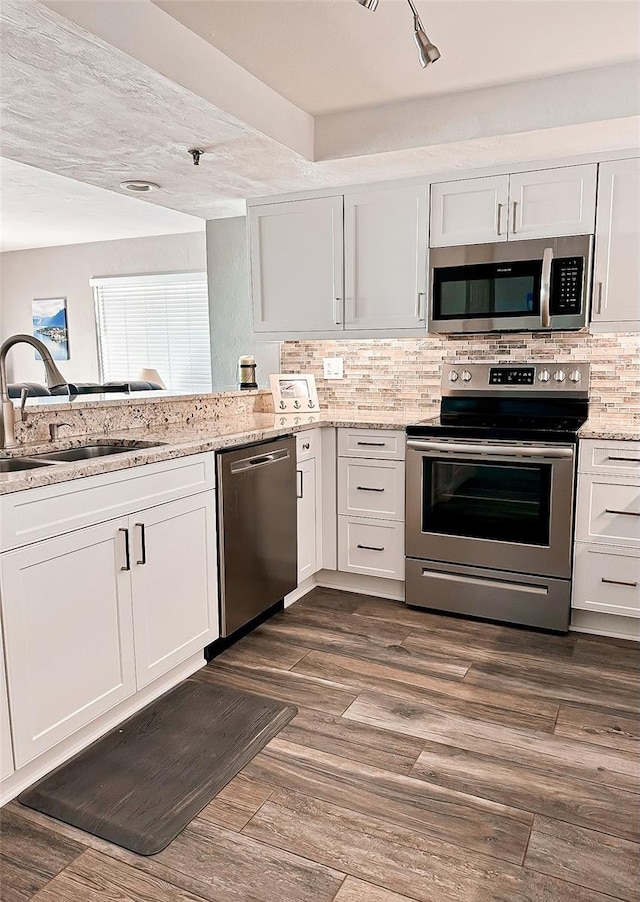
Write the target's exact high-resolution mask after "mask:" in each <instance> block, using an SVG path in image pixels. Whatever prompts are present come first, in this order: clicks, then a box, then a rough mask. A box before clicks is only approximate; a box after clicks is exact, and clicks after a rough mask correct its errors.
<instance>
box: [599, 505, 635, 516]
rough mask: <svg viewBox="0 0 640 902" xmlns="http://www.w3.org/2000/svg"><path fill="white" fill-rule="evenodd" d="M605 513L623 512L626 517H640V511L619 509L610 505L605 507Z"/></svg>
mask: <svg viewBox="0 0 640 902" xmlns="http://www.w3.org/2000/svg"><path fill="white" fill-rule="evenodd" d="M604 512H605V514H622V515H623V516H625V517H640V511H617V510H614V509H613V508H610V507H605V509H604Z"/></svg>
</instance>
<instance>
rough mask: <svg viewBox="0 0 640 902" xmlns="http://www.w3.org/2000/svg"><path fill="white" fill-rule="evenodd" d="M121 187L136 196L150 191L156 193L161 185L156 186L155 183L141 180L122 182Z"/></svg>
mask: <svg viewBox="0 0 640 902" xmlns="http://www.w3.org/2000/svg"><path fill="white" fill-rule="evenodd" d="M120 187H121V188H124V189H125V191H132V192H133V193H134V194H147V193H148V192H149V191H155V190H156V188H159V187H160V185H156V183H155V182H143V181H141V180H140V179H127V181H126V182H120Z"/></svg>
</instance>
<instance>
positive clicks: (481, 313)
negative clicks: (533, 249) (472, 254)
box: [433, 260, 542, 319]
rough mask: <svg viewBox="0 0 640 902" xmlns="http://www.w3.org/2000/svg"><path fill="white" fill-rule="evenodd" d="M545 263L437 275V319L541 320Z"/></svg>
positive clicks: (460, 268)
mask: <svg viewBox="0 0 640 902" xmlns="http://www.w3.org/2000/svg"><path fill="white" fill-rule="evenodd" d="M541 270H542V267H541V263H540V261H539V260H526V261H522V262H514V263H482V264H477V265H473V266H450V267H445V268H442V269H436V270H435V271H434V284H433V301H434V309H433V314H434V319H474V318H479V319H486V318H492V317H495V316H499V317H503V316H507V317H508V316H523V315H529V316H538V315H539V313H540V279H541Z"/></svg>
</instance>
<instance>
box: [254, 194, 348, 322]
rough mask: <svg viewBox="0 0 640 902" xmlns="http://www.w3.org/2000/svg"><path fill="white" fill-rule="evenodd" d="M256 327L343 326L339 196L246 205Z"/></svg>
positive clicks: (340, 208)
mask: <svg viewBox="0 0 640 902" xmlns="http://www.w3.org/2000/svg"><path fill="white" fill-rule="evenodd" d="M249 252H250V256H251V293H252V303H253V329H254V331H255V332H326V331H331V330H334V331H335V330H339V331H342V328H343V319H344V309H343V306H344V295H343V223H342V197H341V196H340V197H320V198H313V199H310V200H301V201H294V202H291V203H282V204H260V205H258V206H255V207H250V208H249Z"/></svg>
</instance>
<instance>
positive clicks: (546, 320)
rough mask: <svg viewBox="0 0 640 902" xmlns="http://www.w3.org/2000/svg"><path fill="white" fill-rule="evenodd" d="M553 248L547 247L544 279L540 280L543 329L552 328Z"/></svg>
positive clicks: (544, 260)
mask: <svg viewBox="0 0 640 902" xmlns="http://www.w3.org/2000/svg"><path fill="white" fill-rule="evenodd" d="M552 263H553V248H552V247H545V249H544V253H543V255H542V278H541V279H540V325H541V326H542V328H543V329H548V328H549V327H550V326H551V308H550V303H551V264H552Z"/></svg>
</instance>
